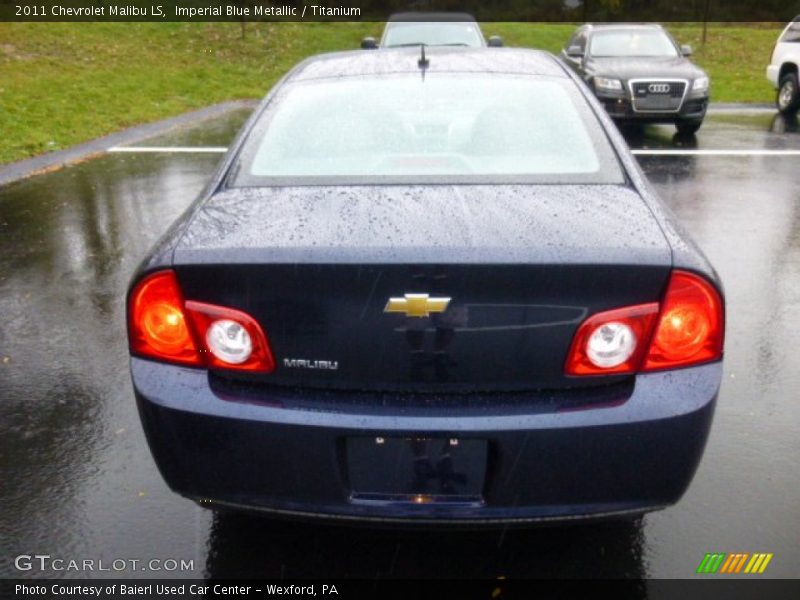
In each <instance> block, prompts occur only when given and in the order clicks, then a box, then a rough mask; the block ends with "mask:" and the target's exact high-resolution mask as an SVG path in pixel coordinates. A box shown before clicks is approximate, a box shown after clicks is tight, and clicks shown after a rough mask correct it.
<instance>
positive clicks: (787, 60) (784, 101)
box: [767, 15, 800, 114]
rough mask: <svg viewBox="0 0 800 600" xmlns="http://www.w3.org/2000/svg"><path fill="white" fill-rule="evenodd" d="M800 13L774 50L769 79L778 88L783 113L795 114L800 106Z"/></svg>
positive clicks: (768, 68)
mask: <svg viewBox="0 0 800 600" xmlns="http://www.w3.org/2000/svg"><path fill="white" fill-rule="evenodd" d="M798 65H800V15H798V16H797V17H795V19H794V21H792V22H791V23H789V24H788V25H787V26H786V29H784V30H783V33H782V34H781V36H780V37H779V38H778V41H777V43H776V44H775V49H774V50H773V51H772V62H771V63H770V65H769V66H768V67H767V79H769V81H770V83H772V86H773V87H774V88H775V89H777V90H778V95H777V98H776V100H775V103H776V104H777V106H778V110H779V111H780V112H781V113H783V114H794V113H795V112H797V109H798V108H800V85H798Z"/></svg>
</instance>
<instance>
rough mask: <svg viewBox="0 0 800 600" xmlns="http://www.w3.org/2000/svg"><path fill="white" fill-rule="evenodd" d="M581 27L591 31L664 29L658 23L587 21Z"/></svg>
mask: <svg viewBox="0 0 800 600" xmlns="http://www.w3.org/2000/svg"><path fill="white" fill-rule="evenodd" d="M581 27H582V28H585V29H588V30H591V31H607V30H610V29H623V30H625V29H664V28H663V27H662V26H661V25H660V24H658V23H587V24H586V25H582V26H581Z"/></svg>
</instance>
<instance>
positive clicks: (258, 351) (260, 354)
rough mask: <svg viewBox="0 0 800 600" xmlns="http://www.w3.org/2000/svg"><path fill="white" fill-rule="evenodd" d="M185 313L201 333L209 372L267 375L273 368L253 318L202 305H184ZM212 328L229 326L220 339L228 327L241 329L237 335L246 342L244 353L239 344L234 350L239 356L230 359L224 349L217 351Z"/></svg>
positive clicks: (270, 353) (201, 303)
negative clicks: (236, 371)
mask: <svg viewBox="0 0 800 600" xmlns="http://www.w3.org/2000/svg"><path fill="white" fill-rule="evenodd" d="M186 312H187V313H188V314H189V318H190V319H191V321H192V325H193V326H194V329H195V331H197V332H198V333H200V332H202V335H203V339H202V343H203V354H204V357H205V360H206V364H207V365H208V366H209V367H210V368H218V369H236V370H238V371H258V372H262V373H268V372H270V371H272V370H273V369H274V368H275V359H274V358H273V357H272V352H271V350H270V348H269V343H268V342H267V336H266V335H264V332H263V330H262V329H261V326H260V325H259V324H258V322H256V320H255V319H253V317H251V316H250V315H248V314H246V313H243V312H242V311H239V310H234V309H232V308H224V307H222V306H215V305H212V304H205V303H203V302H192V301H191V300H190V301H188V302H186ZM215 325H216V326H217V327H219V326H220V325H228V329H227V330H226V329H222V328H220V331H219V335H221V336H224V335H225V334H226V333H228V334H229V332H230V329H231V327H233V328H235V327H237V326H238V327H240V328H241V330H240V331H239V335H238V336H237V337H239V338H241V337H242V336H244V337H245V338H246V339H247V340H248V343H247V346H246V349H244V350H243V347H242V345H241V344H239V345H238V347H237V348H236V349H237V350H240V351H242V354H241V355H240V356H235V355H234V356H232V355H231V353H230V352H225V349H224V348H220V347H219V342H216V341H215V340H214V338H213V337H212V336H213V335H214V334H215V333H216V330H215Z"/></svg>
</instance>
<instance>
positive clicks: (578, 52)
mask: <svg viewBox="0 0 800 600" xmlns="http://www.w3.org/2000/svg"><path fill="white" fill-rule="evenodd" d="M567 56H569V57H570V58H583V48H581V47H580V46H570V47H569V48H567Z"/></svg>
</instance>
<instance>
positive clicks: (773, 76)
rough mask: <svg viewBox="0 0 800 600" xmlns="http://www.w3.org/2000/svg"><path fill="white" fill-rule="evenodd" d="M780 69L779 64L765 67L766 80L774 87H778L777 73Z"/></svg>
mask: <svg viewBox="0 0 800 600" xmlns="http://www.w3.org/2000/svg"><path fill="white" fill-rule="evenodd" d="M780 71H781V67H780V65H769V66H768V67H767V81H769V82H770V83H771V84H772V87H774V88H775V89H778V74H779V73H780Z"/></svg>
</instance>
